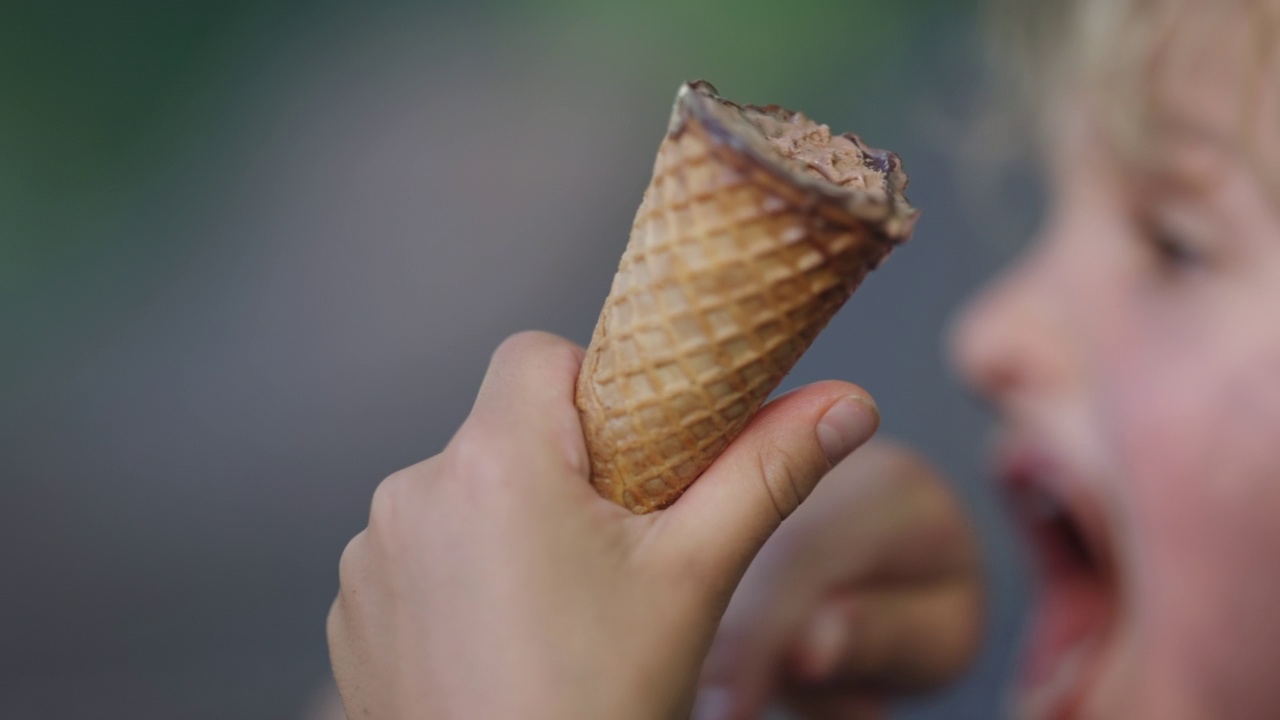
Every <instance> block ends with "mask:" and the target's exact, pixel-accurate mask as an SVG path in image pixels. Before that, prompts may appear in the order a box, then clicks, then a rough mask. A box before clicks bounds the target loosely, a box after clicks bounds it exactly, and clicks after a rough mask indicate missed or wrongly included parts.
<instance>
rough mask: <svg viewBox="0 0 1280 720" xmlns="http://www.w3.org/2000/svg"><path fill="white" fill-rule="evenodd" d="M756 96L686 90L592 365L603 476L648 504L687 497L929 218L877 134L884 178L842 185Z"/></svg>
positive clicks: (588, 431) (594, 445)
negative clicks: (766, 128) (754, 117)
mask: <svg viewBox="0 0 1280 720" xmlns="http://www.w3.org/2000/svg"><path fill="white" fill-rule="evenodd" d="M749 109H751V110H754V111H760V112H771V113H774V114H775V115H778V116H785V115H786V114H787V113H788V112H789V111H785V110H782V109H780V108H776V107H769V108H749ZM742 110H743V108H740V107H739V106H736V105H734V104H732V103H729V102H728V101H725V100H722V99H720V98H719V97H718V96H717V95H716V94H715V91H714V88H711V86H710V85H708V84H706V83H692V84H688V85H685V86H684V87H682V88H681V92H680V95H679V97H678V99H677V102H676V107H675V110H674V112H673V116H672V123H671V127H670V130H669V132H668V134H667V136H666V138H665V139H664V140H663V142H662V144H661V146H660V148H659V151H658V157H657V161H656V163H655V166H654V171H653V178H652V180H651V182H650V184H649V187H648V189H647V190H646V192H645V195H644V199H643V201H642V203H641V206H640V209H639V211H638V212H637V214H636V218H635V222H634V224H633V227H632V230H631V238H630V241H629V243H628V245H627V248H626V251H625V253H624V254H623V256H622V261H621V263H620V265H619V267H618V272H617V275H616V276H615V278H614V282H613V287H612V290H611V291H610V294H609V297H608V299H607V300H606V301H605V305H604V309H603V311H602V313H601V315H600V320H599V322H598V324H597V326H596V329H595V333H594V335H593V337H592V340H591V344H590V346H589V347H588V350H587V355H586V358H585V361H584V364H583V368H582V371H581V374H580V376H579V379H578V387H577V394H576V397H577V405H578V409H579V411H580V413H581V415H582V419H583V427H584V433H585V437H586V441H587V447H588V451H589V454H590V458H591V474H592V484H593V485H594V486H595V487H596V489H597V490H598V491H599V492H600V494H601V495H603V496H604V497H606V498H609V499H610V500H613V501H614V502H616V503H618V504H620V505H622V506H623V507H626V508H628V509H629V510H631V511H632V512H635V513H645V512H650V511H653V510H657V509H660V508H663V507H666V506H667V505H670V504H671V503H672V502H674V501H675V500H676V499H677V498H678V497H679V496H680V495H681V493H683V492H684V491H685V489H686V488H688V487H689V485H690V484H691V483H692V482H693V481H694V480H695V479H697V477H698V475H700V474H701V473H702V471H703V470H705V469H706V468H707V467H708V466H709V465H710V464H711V463H712V462H713V461H714V460H715V458H716V457H717V456H718V455H719V454H720V453H721V452H722V451H723V450H724V449H725V447H726V446H727V445H728V444H729V443H730V442H732V441H733V439H734V438H735V437H737V436H738V434H739V433H741V432H742V430H743V429H744V428H745V427H746V425H747V423H748V422H749V421H750V420H751V417H752V416H753V415H754V414H755V413H756V411H757V410H759V409H760V407H761V405H762V404H763V403H764V402H765V400H766V399H767V398H768V397H769V395H770V393H772V392H773V390H774V389H775V388H776V387H777V386H778V384H779V383H780V382H781V381H782V379H783V377H784V376H785V375H786V374H787V373H788V372H789V371H790V370H791V368H792V366H794V365H795V363H796V361H797V360H799V359H800V356H801V355H802V354H803V353H804V352H805V350H807V349H808V347H809V345H810V344H811V343H812V342H813V340H814V338H815V337H817V335H818V333H819V332H820V331H821V330H822V329H823V328H824V327H825V326H826V325H827V323H828V322H829V321H830V320H831V318H832V317H833V316H834V315H835V313H836V311H837V310H839V309H840V307H841V306H842V305H843V304H844V302H845V301H846V300H847V299H848V298H849V296H850V295H852V293H853V291H854V290H855V289H856V288H857V286H858V284H859V283H860V282H861V281H862V279H863V277H864V276H865V275H866V274H867V272H868V271H869V270H871V269H872V268H874V267H876V266H877V265H878V264H879V263H880V261H881V260H882V259H883V258H884V257H885V256H886V255H887V254H888V253H889V251H890V250H891V249H892V248H893V246H894V245H896V244H897V243H899V242H902V241H903V240H905V239H906V238H907V236H908V235H909V234H910V231H911V227H912V225H913V223H914V220H915V217H916V212H915V211H914V210H913V209H912V208H911V207H910V206H909V205H908V204H907V203H906V201H905V199H904V198H903V197H902V196H901V191H902V189H903V188H904V187H905V185H906V177H905V175H904V174H902V172H901V170H900V168H899V166H898V163H897V158H896V157H893V156H892V155H889V154H887V153H881V152H879V151H874V150H870V149H869V148H867V155H866V162H867V163H868V166H869V167H870V166H875V167H879V168H883V170H884V173H883V179H884V184H885V187H886V192H882V193H880V194H879V195H873V194H869V193H867V192H863V191H860V190H850V189H846V188H840V187H838V186H836V185H834V184H831V183H828V182H824V181H822V180H821V179H815V178H814V177H813V176H812V174H806V173H804V172H802V171H801V168H799V167H797V166H796V165H795V164H794V163H792V162H791V161H789V160H788V159H787V158H785V157H784V156H783V155H782V154H780V153H779V152H778V151H777V150H775V149H774V148H773V147H772V146H770V145H768V144H767V143H765V142H764V141H763V140H764V138H763V135H760V134H759V133H758V132H757V131H756V130H755V129H754V128H753V127H752V126H751V125H749V124H748V123H745V122H740V117H741V111H742ZM801 117H802V116H801ZM753 133H755V135H757V136H758V137H756V136H753V135H752V134H753ZM845 137H849V138H852V139H854V140H855V141H856V142H857V143H858V144H859V145H861V140H859V139H857V138H856V136H845Z"/></svg>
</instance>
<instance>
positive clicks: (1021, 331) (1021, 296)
mask: <svg viewBox="0 0 1280 720" xmlns="http://www.w3.org/2000/svg"><path fill="white" fill-rule="evenodd" d="M1048 260H1049V258H1047V257H1046V256H1045V251H1044V248H1043V247H1040V248H1032V249H1031V250H1030V252H1029V253H1028V254H1026V255H1025V256H1024V257H1023V258H1022V259H1021V260H1020V261H1018V262H1017V263H1016V264H1015V265H1014V266H1012V267H1011V268H1009V269H1007V270H1005V271H1004V273H1003V274H1002V275H1001V276H1000V277H999V278H997V280H996V281H995V282H993V283H992V284H991V285H989V286H988V287H987V288H985V289H984V290H983V291H981V292H980V293H979V295H978V296H977V297H976V298H974V299H973V300H971V301H970V302H969V304H968V305H967V306H966V307H965V308H964V309H963V310H962V311H961V312H960V314H959V315H958V316H957V317H956V319H955V320H954V321H953V323H952V326H951V332H950V337H949V342H948V345H949V354H950V357H951V362H952V365H953V366H954V367H955V368H956V369H957V371H958V373H959V375H960V377H961V379H962V380H963V381H964V382H965V384H966V385H968V386H969V388H970V389H971V390H973V391H974V392H976V393H977V394H979V395H981V396H982V397H983V398H984V399H986V400H988V401H989V402H992V403H993V404H997V405H999V404H1003V403H1005V402H1007V401H1008V400H1009V399H1010V398H1011V396H1014V395H1016V394H1018V393H1023V392H1027V391H1031V390H1036V389H1040V390H1045V389H1051V388H1052V387H1054V386H1055V385H1058V384H1060V383H1062V382H1064V381H1065V379H1066V378H1067V377H1068V376H1069V369H1070V357H1069V354H1068V352H1067V351H1068V347H1067V344H1066V342H1065V338H1064V337H1063V333H1062V328H1061V325H1062V323H1061V322H1058V321H1059V320H1060V319H1061V318H1059V317H1057V316H1059V315H1060V314H1061V313H1059V312H1055V307H1056V306H1057V305H1059V304H1060V303H1059V302H1057V301H1056V300H1055V298H1054V296H1053V283H1052V278H1051V277H1050V273H1049V272H1047V270H1048V269H1049V265H1048Z"/></svg>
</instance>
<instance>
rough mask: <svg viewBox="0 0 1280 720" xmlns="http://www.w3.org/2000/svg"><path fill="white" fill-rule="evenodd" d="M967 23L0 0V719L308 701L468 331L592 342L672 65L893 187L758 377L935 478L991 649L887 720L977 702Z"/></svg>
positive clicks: (476, 350)
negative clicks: (840, 307) (918, 212)
mask: <svg viewBox="0 0 1280 720" xmlns="http://www.w3.org/2000/svg"><path fill="white" fill-rule="evenodd" d="M979 16H980V8H979V7H978V4H977V3H973V2H967V1H965V0H949V1H947V2H941V1H937V0H934V1H928V0H916V1H907V0H900V1H898V2H892V3H889V2H873V1H872V0H807V1H804V2H799V1H792V2H785V3H784V2H756V1H752V0H737V1H730V0H707V1H705V2H697V1H690V0H654V1H651V2H646V3H622V2H603V1H591V2H588V1H587V0H549V1H547V2H541V3H532V2H522V1H520V0H480V1H474V2H467V3H463V2H458V1H443V2H442V1H435V2H423V3H407V2H393V3H356V2H339V1H338V0H323V1H317V2H300V1H297V0H287V1H286V0H265V1H256V2H249V1H248V0H229V1H223V2H213V1H211V0H198V1H186V2H182V1H173V0H170V1H167V2H160V1H158V0H151V1H142V0H133V1H120V2H111V3H94V2H42V3H38V2H23V1H18V2H8V3H5V4H3V5H0V98H3V99H2V100H0V337H3V338H4V340H3V341H2V342H0V347H3V348H4V350H3V352H0V370H2V371H3V372H2V373H0V577H3V578H5V580H4V586H5V590H4V597H5V600H4V603H5V605H6V607H7V610H6V612H5V613H3V615H2V616H0V617H2V618H3V619H0V717H2V718H11V717H12V718H59V719H62V718H80V717H84V718H117V717H119V718H141V717H147V718H150V717H155V718H201V719H203V718H209V719H213V718H246V719H254V718H264V719H265V718H300V717H303V716H304V715H305V714H306V713H308V712H310V710H309V708H311V707H312V706H313V704H314V703H315V702H318V700H317V699H316V697H317V696H316V693H317V691H318V690H319V689H320V688H322V687H323V685H324V683H325V677H326V672H327V665H326V657H325V648H324V638H323V618H324V614H325V612H326V610H327V607H328V604H329V602H330V600H331V597H332V593H333V591H334V589H335V568H336V561H337V557H338V554H339V553H340V551H341V548H342V546H343V545H344V543H345V541H346V540H347V539H348V538H349V537H350V536H351V535H352V534H354V533H355V532H356V531H358V530H359V529H360V528H361V527H362V525H363V520H364V515H365V512H366V508H367V502H368V497H369V494H370V493H371V491H372V488H373V486H374V485H375V484H376V483H377V482H378V480H379V479H380V478H381V477H383V476H385V475H386V474H387V473H389V472H391V471H392V470H395V469H397V468H398V467H401V466H403V465H406V464H409V463H411V462H414V461H416V460H418V459H420V458H422V457H425V456H427V455H429V454H431V453H433V452H435V451H436V450H438V449H439V448H440V447H441V446H442V445H443V443H444V442H445V441H446V440H447V439H448V436H449V434H450V433H451V431H452V429H453V428H454V427H456V425H457V423H458V421H459V420H460V419H461V418H462V417H463V415H464V414H465V412H466V409H467V407H468V406H469V402H470V397H471V393H472V391H473V389H474V387H475V386H476V385H477V382H478V380H479V377H480V373H481V371H482V368H483V366H484V361H485V359H486V358H487V356H488V353H489V351H490V350H491V348H492V347H493V346H494V345H495V344H496V343H497V342H498V341H499V340H500V339H501V338H502V337H503V336H505V335H506V334H508V333H510V332H513V331H516V330H519V329H524V328H527V327H538V328H543V329H547V330H551V331H555V332H559V333H561V334H564V335H567V336H569V337H572V338H574V339H576V340H578V341H579V342H583V341H585V340H586V339H587V338H588V337H589V335H590V332H591V328H592V326H593V324H594V321H595V317H596V313H597V312H598V309H599V305H600V302H601V301H602V299H603V297H604V295H605V294H606V292H607V290H608V286H609V281H610V278H611V275H612V270H613V268H614V267H615V266H616V262H617V258H618V256H619V255H620V253H621V250H622V247H623V245H624V244H625V242H626V233H627V229H628V228H629V226H630V219H631V215H632V213H633V212H634V210H635V207H636V205H637V204H638V201H639V197H640V193H641V191H642V190H643V188H644V186H645V184H646V182H647V180H648V172H649V169H650V166H651V163H652V157H653V152H654V150H655V148H656V146H657V142H658V140H659V139H660V137H661V134H662V132H663V129H664V128H665V123H666V117H667V113H668V111H669V107H670V102H671V100H672V98H673V95H674V91H675V89H676V87H677V85H678V83H679V82H681V81H683V80H686V79H692V78H705V79H708V80H710V81H712V82H714V83H715V84H716V85H717V86H718V87H719V89H720V90H721V91H722V92H723V93H724V94H725V95H727V96H728V97H731V98H734V99H736V100H740V101H743V102H756V103H768V102H773V103H778V104H782V105H786V106H789V107H795V108H800V109H803V110H804V111H805V112H806V114H808V115H810V116H812V117H815V118H817V119H819V120H821V121H823V122H827V123H830V124H831V125H832V126H833V128H834V129H837V130H856V131H858V132H859V133H860V134H862V135H863V136H864V137H865V138H867V139H868V141H869V142H871V143H872V144H874V145H878V146H881V147H889V148H892V149H894V150H896V151H898V152H899V153H900V154H901V155H902V156H903V158H904V161H905V163H906V167H907V169H908V171H909V172H911V174H912V179H913V185H912V191H911V193H910V195H911V197H912V199H913V201H914V202H915V204H916V205H917V206H919V207H921V208H923V209H924V211H925V215H924V219H923V220H922V222H921V225H920V227H919V230H918V232H917V236H916V239H915V240H914V241H913V242H912V243H911V244H910V245H908V246H906V247H905V248H903V249H902V250H901V251H899V252H898V253H897V254H896V255H895V257H894V258H893V260H892V261H890V262H889V263H888V264H887V265H886V267H885V269H884V270H882V271H881V272H880V273H878V274H877V275H876V276H875V277H874V278H873V279H872V280H871V281H870V282H868V284H867V287H866V288H865V289H864V290H863V291H862V292H860V293H859V297H858V299H856V300H855V301H854V302H853V303H851V305H850V307H849V308H848V309H847V310H846V311H844V312H843V313H842V314H841V316H840V317H839V318H838V319H837V321H836V322H835V323H834V324H833V327H832V329H831V330H830V331H829V332H828V333H827V334H826V335H824V336H823V338H822V339H820V340H819V342H818V344H817V345H816V346H815V349H814V351H813V352H812V353H811V355H810V356H808V357H806V359H805V360H804V361H803V362H802V364H801V365H800V367H799V368H797V370H796V372H795V374H794V375H793V376H792V378H790V379H789V380H788V382H787V384H786V386H785V387H784V389H785V388H787V387H793V386H794V385H796V384H799V383H801V382H807V381H810V380H814V379H819V378H824V377H844V378H849V379H853V380H856V381H858V382H860V383H862V384H864V385H866V386H867V387H869V388H870V389H871V390H872V392H873V393H875V394H876V396H877V398H878V399H879V401H880V403H881V405H882V407H883V408H884V409H885V429H886V430H887V431H888V432H889V433H891V434H894V435H897V436H899V437H903V438H905V439H907V440H909V441H911V442H913V443H915V444H916V445H918V446H920V447H921V448H923V449H924V450H925V451H926V452H928V453H929V454H930V455H931V456H932V457H933V458H934V459H935V460H936V461H937V462H938V463H939V464H940V465H942V466H943V467H944V468H945V469H946V470H948V471H949V472H950V474H951V475H952V476H953V477H954V478H955V482H956V486H957V488H958V491H959V492H960V494H961V495H962V496H963V498H964V499H965V501H966V503H967V504H968V506H969V507H970V509H971V510H972V511H973V513H974V514H975V516H976V517H977V518H978V519H979V520H980V522H981V523H982V526H983V531H984V541H985V543H986V545H987V547H988V550H989V551H990V552H989V559H990V560H989V562H990V567H989V577H990V578H991V587H992V590H993V593H994V594H993V602H992V608H991V627H990V633H989V635H988V643H987V645H986V647H985V650H984V653H983V657H982V659H981V661H980V663H979V664H978V666H977V667H976V668H975V669H974V671H973V672H972V673H970V675H969V676H968V677H967V678H966V679H965V680H964V682H962V683H961V684H960V685H958V686H957V687H956V688H954V689H952V690H949V691H948V692H946V693H943V694H941V695H940V696H938V697H934V698H926V699H924V700H916V701H912V702H908V703H903V704H902V705H901V707H900V709H899V710H898V713H899V714H900V716H901V717H912V718H935V717H936V718H990V717H993V716H995V715H997V714H999V710H1000V698H1001V695H1002V688H1003V686H1004V684H1005V683H1006V681H1007V676H1008V674H1009V669H1010V667H1011V663H1012V658H1013V656H1014V652H1015V649H1016V639H1017V636H1018V632H1019V618H1020V615H1021V612H1022V607H1023V604H1024V602H1025V591H1024V590H1023V584H1024V583H1023V578H1022V573H1021V571H1020V569H1019V566H1018V564H1017V562H1016V558H1014V557H1013V556H1012V555H1011V554H1010V551H1009V550H1008V543H1007V542H1006V541H1005V538H1006V529H1005V527H1004V525H1003V523H1002V521H1001V520H1000V519H999V516H998V514H997V513H996V507H995V502H994V500H993V499H992V498H991V497H990V493H989V491H988V489H987V488H986V487H985V485H984V483H983V480H982V476H981V472H980V468H979V460H978V458H979V457H980V453H981V443H982V438H983V431H982V426H983V423H982V420H983V416H982V414H981V413H980V411H979V410H978V409H977V408H975V407H973V406H972V405H971V404H970V403H969V402H968V401H967V400H966V399H965V398H964V396H963V395H962V393H961V392H960V391H959V390H958V389H957V388H956V386H955V384H954V383H953V381H952V380H951V379H950V376H949V374H948V372H947V370H946V369H945V364H944V362H943V360H942V355H941V343H940V338H941V336H942V333H943V331H944V329H945V326H946V323H947V320H948V318H949V317H950V316H951V314H952V313H953V312H954V310H955V309H956V307H957V306H958V304H959V303H960V302H961V300H962V299H963V298H964V297H965V296H966V295H967V294H968V293H970V292H971V291H972V290H973V288H975V287H976V286H977V284H978V283H979V282H980V281H981V279H983V278H984V277H986V276H987V275H988V274H989V273H990V272H991V270H992V269H993V268H994V267H995V266H996V265H997V264H998V263H999V262H1000V261H1001V259H1002V257H1001V256H1002V253H1000V252H994V251H992V250H991V245H992V244H991V243H990V242H988V241H989V240H990V239H991V237H990V236H991V235H993V234H999V233H1005V234H1013V235H1016V234H1017V231H1018V230H1020V229H1024V228H1023V226H1022V225H1020V224H1019V223H1022V222H1023V221H1022V219H1023V218H1024V217H1025V218H1029V217H1031V215H1032V214H1033V212H1034V205H1035V199H1034V197H1033V196H1032V194H1031V192H1030V191H1026V192H1024V193H1021V194H1018V195H1016V196H1007V197H1004V198H1002V202H1001V215H1002V217H1013V218H1015V220H1016V222H1014V223H1013V229H1012V230H1010V229H1009V228H1008V227H1006V225H1007V223H1006V224H998V223H995V222H994V220H992V222H991V223H990V224H984V215H986V212H985V211H977V212H975V211H974V203H973V202H972V200H971V196H972V193H971V192H969V191H970V190H971V189H972V188H969V187H966V185H967V184H972V183H975V182H977V180H975V178H976V177H977V175H976V174H975V173H971V172H968V168H966V166H965V163H966V162H967V161H968V160H969V159H970V158H971V157H972V156H973V154H974V153H973V149H974V148H973V147H972V143H971V142H970V141H967V140H966V138H968V137H971V136H972V132H971V128H972V125H973V123H974V119H975V117H976V116H977V114H978V112H979V109H980V102H979V97H980V92H979V91H980V89H981V87H982V82H981V76H982V68H981V59H982V48H981V37H980V35H979V29H980V24H981V23H980V19H979ZM1023 195H1026V196H1025V197H1023ZM986 217H988V218H989V217H990V216H989V215H987V216H986ZM1024 224H1025V223H1023V225H1024ZM997 225H998V226H999V228H1000V229H999V231H998V232H997V231H996V230H993V229H992V228H996V227H997Z"/></svg>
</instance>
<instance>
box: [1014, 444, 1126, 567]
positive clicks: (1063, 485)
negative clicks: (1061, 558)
mask: <svg viewBox="0 0 1280 720" xmlns="http://www.w3.org/2000/svg"><path fill="white" fill-rule="evenodd" d="M996 457H997V463H998V464H999V469H1000V473H999V475H1000V477H1001V478H1002V481H1003V483H1004V485H1005V487H1004V490H1005V492H1006V493H1007V494H1008V496H1009V497H1010V499H1011V500H1012V501H1013V502H1014V503H1015V504H1017V505H1018V506H1019V508H1018V509H1019V513H1018V514H1019V515H1020V516H1021V517H1022V519H1023V521H1024V522H1027V523H1029V524H1032V525H1035V524H1045V523H1050V522H1053V521H1055V520H1059V519H1061V520H1063V521H1065V522H1066V523H1067V525H1068V526H1069V527H1070V528H1071V529H1072V530H1073V531H1074V532H1075V533H1076V534H1078V539H1079V541H1080V543H1081V545H1082V547H1080V548H1077V549H1078V550H1080V551H1082V552H1083V553H1084V555H1085V558H1084V559H1085V560H1087V561H1088V562H1089V564H1090V565H1091V569H1092V570H1093V571H1095V572H1097V573H1098V574H1099V575H1100V577H1102V578H1104V579H1107V580H1114V579H1116V577H1117V567H1116V560H1117V558H1116V556H1115V552H1114V550H1115V548H1114V546H1113V538H1112V536H1111V532H1110V525H1109V523H1108V519H1107V513H1106V508H1105V506H1104V505H1103V503H1102V501H1101V498H1099V497H1098V495H1097V494H1096V493H1095V492H1094V490H1093V489H1092V488H1090V487H1089V486H1087V485H1086V484H1085V483H1083V482H1081V481H1080V479H1079V475H1078V474H1076V473H1073V472H1072V471H1071V470H1070V469H1069V468H1068V467H1067V466H1066V465H1065V464H1064V463H1063V462H1062V460H1060V456H1058V455H1057V454H1056V453H1053V452H1051V451H1049V450H1048V449H1046V448H1045V447H1044V446H1043V445H1041V444H1037V443H1036V442H1034V441H1029V440H1026V439H1006V440H1004V441H1002V442H1001V443H1000V445H999V447H998V449H997V454H996ZM1059 514H1060V515H1061V516H1062V517H1061V518H1058V517H1055V516H1057V515H1059Z"/></svg>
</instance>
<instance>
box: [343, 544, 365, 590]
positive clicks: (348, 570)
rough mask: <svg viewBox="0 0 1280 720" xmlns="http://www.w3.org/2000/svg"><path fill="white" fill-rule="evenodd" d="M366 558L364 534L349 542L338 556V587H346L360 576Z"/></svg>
mask: <svg viewBox="0 0 1280 720" xmlns="http://www.w3.org/2000/svg"><path fill="white" fill-rule="evenodd" d="M363 557H364V533H363V532H361V533H358V534H357V535H356V536H355V537H353V538H351V539H350V540H348V541H347V546H346V547H344V548H343V549H342V554H341V555H339V556H338V586H339V587H340V588H341V587H346V586H348V585H350V584H351V582H352V581H353V580H354V579H355V577H356V576H357V575H358V574H359V571H360V565H361V564H362V562H363Z"/></svg>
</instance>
